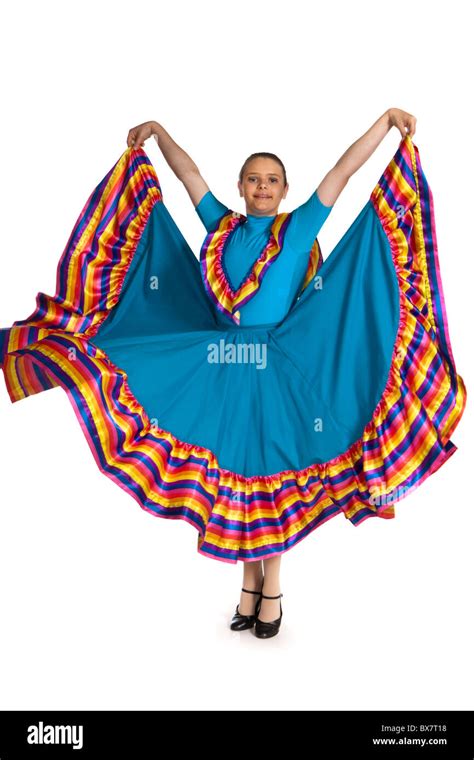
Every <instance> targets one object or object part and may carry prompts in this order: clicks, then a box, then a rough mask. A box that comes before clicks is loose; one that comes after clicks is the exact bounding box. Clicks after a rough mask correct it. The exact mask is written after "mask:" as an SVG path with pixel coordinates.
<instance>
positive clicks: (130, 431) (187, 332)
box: [0, 135, 466, 562]
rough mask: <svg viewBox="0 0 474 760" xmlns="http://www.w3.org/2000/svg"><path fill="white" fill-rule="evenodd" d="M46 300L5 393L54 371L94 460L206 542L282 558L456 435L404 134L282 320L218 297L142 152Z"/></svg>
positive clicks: (84, 225) (16, 342)
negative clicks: (234, 309) (248, 321)
mask: <svg viewBox="0 0 474 760" xmlns="http://www.w3.org/2000/svg"><path fill="white" fill-rule="evenodd" d="M308 254H309V252H308ZM36 300H37V307H36V309H35V311H34V312H33V314H32V315H31V316H30V317H29V318H28V319H26V320H22V321H17V322H15V323H14V325H13V326H12V327H11V328H8V329H3V330H0V363H1V366H3V371H4V377H5V382H6V386H7V389H8V392H9V395H10V398H11V400H12V401H13V402H15V401H18V400H20V399H21V398H24V397H25V396H28V395H31V394H34V393H37V392H39V391H42V390H47V389H49V388H52V387H55V386H60V387H62V388H63V389H64V390H65V391H66V393H67V394H68V397H69V399H70V401H71V404H72V406H73V408H74V410H75V413H76V416H77V419H78V420H79V423H80V425H81V428H82V430H83V432H84V434H85V436H86V439H87V441H88V443H89V446H90V449H91V451H92V454H93V456H94V457H95V460H96V462H97V465H98V466H99V468H100V469H101V471H102V472H103V473H104V474H106V475H107V476H108V477H110V478H111V479H112V480H114V481H115V482H116V483H117V484H118V485H119V486H120V487H121V488H123V489H125V490H126V491H127V492H128V493H130V494H131V495H132V496H133V497H134V498H135V499H136V501H137V502H138V503H139V504H140V506H141V507H142V508H143V509H145V510H147V511H148V512H149V513H150V514H153V515H156V516H160V517H166V518H173V519H182V520H185V521H187V522H189V523H191V524H192V525H193V526H194V527H195V528H197V530H198V544H197V548H198V551H199V552H200V553H202V554H203V555H205V556H208V557H211V558H214V559H218V560H222V561H226V562H236V561H238V560H242V561H254V560H258V559H263V558H267V557H271V556H275V555H277V554H281V553H282V552H285V551H287V550H288V549H290V548H291V547H292V546H294V545H295V544H296V543H298V542H299V541H300V540H302V539H303V538H304V537H305V536H307V535H308V534H309V533H311V532H312V531H313V530H314V529H315V528H317V527H318V526H319V525H321V524H322V523H323V522H325V521H326V520H328V519H329V518H330V517H333V516H334V515H336V514H339V513H342V514H343V515H344V516H345V517H346V518H347V519H348V520H349V521H350V522H351V523H352V524H353V525H356V526H357V525H360V524H361V523H362V522H363V521H364V520H365V519H367V518H368V517H383V518H392V517H394V515H395V508H394V505H395V503H396V502H398V501H399V500H400V499H402V498H404V497H405V496H406V495H407V494H408V493H410V492H411V491H412V490H413V489H414V488H416V487H417V486H418V485H420V484H421V483H422V482H423V481H424V480H425V479H426V478H427V477H428V476H429V475H430V474H431V473H433V472H435V471H436V470H437V469H439V467H440V466H441V465H442V464H443V463H444V462H445V461H446V460H447V459H448V458H449V457H450V456H451V455H452V454H453V453H454V452H455V451H456V447H455V445H454V444H453V443H452V441H451V440H450V436H451V434H452V432H453V430H454V429H455V427H456V425H457V424H458V422H459V420H460V418H461V416H462V413H463V410H464V408H465V403H466V389H465V386H464V383H463V380H462V378H461V377H460V375H458V374H457V372H456V368H455V363H454V359H453V355H452V349H451V344H450V339H449V334H448V324H447V316H446V309H445V304H444V299H443V292H442V283H441V276H440V269H439V262H438V251H437V242H436V232H435V220H434V207H433V198H432V194H431V190H430V188H429V186H428V183H427V181H426V177H425V175H424V173H423V170H422V167H421V163H420V158H419V151H418V148H417V147H416V146H415V145H414V144H413V143H412V141H411V139H410V137H409V136H408V135H407V137H405V138H404V139H403V140H402V141H401V143H400V145H399V148H398V149H397V152H396V154H395V156H394V157H393V159H392V160H391V161H390V163H389V165H388V166H387V168H386V169H385V171H384V172H383V174H382V175H381V177H380V179H379V181H378V183H377V184H376V186H375V187H374V189H373V191H372V193H371V195H370V198H369V200H368V201H367V203H366V204H365V205H364V207H363V208H362V209H361V211H360V213H359V214H358V215H357V217H356V218H355V220H354V222H353V223H352V224H351V226H350V227H349V228H348V229H347V230H346V232H345V233H344V235H343V236H342V237H341V239H340V240H339V242H338V243H337V245H336V246H335V248H334V249H333V250H332V252H331V253H330V255H329V257H328V258H327V259H326V260H325V261H324V262H323V261H322V259H321V260H320V262H319V268H318V271H317V274H316V276H315V278H314V280H313V281H312V282H310V283H309V284H308V286H307V287H306V288H305V290H304V291H303V293H302V294H301V296H300V297H299V298H298V299H297V300H296V301H295V303H294V304H293V306H292V308H291V309H290V311H289V313H288V315H287V316H286V317H285V319H284V320H282V321H281V322H280V323H275V324H269V325H268V324H267V325H255V326H237V325H235V324H234V323H233V322H231V321H230V320H229V319H228V318H227V317H226V316H225V315H223V314H222V313H220V312H219V311H218V310H217V309H215V307H214V305H213V304H212V303H211V301H210V299H209V298H208V296H207V294H206V292H205V289H204V286H203V283H202V280H201V275H200V271H199V262H198V260H197V258H196V256H195V255H194V254H193V252H192V251H191V249H190V247H189V246H188V244H187V243H186V241H185V239H184V237H183V235H182V234H181V232H180V230H179V229H178V227H177V226H176V224H175V222H174V221H173V219H172V217H171V216H170V214H169V212H168V210H167V208H166V206H165V204H164V202H163V194H162V190H161V187H160V184H159V181H158V177H157V175H156V172H155V169H154V167H153V165H152V163H151V162H150V160H149V158H148V156H147V155H146V153H145V151H144V150H143V149H141V148H138V149H127V150H126V151H125V152H124V153H123V155H122V156H121V158H120V159H119V160H118V161H117V163H116V164H115V165H114V166H113V167H112V169H111V170H110V171H109V172H108V173H107V175H106V176H105V177H104V178H103V180H102V181H101V182H100V184H99V185H98V186H97V187H96V188H95V190H94V191H93V192H92V194H91V195H90V197H89V199H88V201H87V203H86V204H85V206H84V208H83V210H82V212H81V214H80V215H79V218H78V220H77V222H76V225H75V227H74V229H73V231H72V233H71V236H70V239H69V241H68V243H67V245H66V248H65V250H64V252H63V254H62V257H61V259H60V262H59V265H58V272H57V290H56V294H55V296H54V297H50V296H47V295H45V294H42V293H38V295H37V299H36Z"/></svg>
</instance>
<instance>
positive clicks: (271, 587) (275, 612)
mask: <svg viewBox="0 0 474 760" xmlns="http://www.w3.org/2000/svg"><path fill="white" fill-rule="evenodd" d="M280 564H281V554H279V555H278V556H276V557H271V558H270V559H264V560H263V569H264V574H265V583H264V584H263V589H262V590H263V593H264V594H266V595H267V596H277V594H279V593H280ZM245 596H249V594H245ZM280 601H281V600H280V599H264V598H263V597H262V606H261V608H260V612H259V613H258V617H259V620H262V621H263V622H265V623H269V622H271V621H272V620H276V619H277V618H279V617H280Z"/></svg>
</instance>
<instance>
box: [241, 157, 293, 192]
mask: <svg viewBox="0 0 474 760" xmlns="http://www.w3.org/2000/svg"><path fill="white" fill-rule="evenodd" d="M254 158H272V159H273V160H274V161H276V162H277V163H278V164H280V166H281V168H282V170H283V187H285V186H286V184H287V181H286V169H285V167H284V165H283V161H282V160H281V159H280V158H278V156H275V154H274V153H267V152H265V151H263V152H262V153H252V155H250V156H249V157H248V158H246V159H245V161H244V163H243V166H242V168H241V170H240V172H239V180H240V182H243V179H244V171H245V169H246V168H247V165H248V164H249V163H250V162H251V161H253V159H254Z"/></svg>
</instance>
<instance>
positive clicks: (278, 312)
mask: <svg viewBox="0 0 474 760" xmlns="http://www.w3.org/2000/svg"><path fill="white" fill-rule="evenodd" d="M332 208H333V206H326V205H325V204H323V203H322V201H321V200H320V198H319V196H318V194H317V192H316V190H315V191H314V193H312V195H311V196H310V198H309V199H308V200H307V201H306V203H303V204H301V206H298V208H296V209H295V210H294V211H293V212H292V214H291V220H290V223H289V225H288V229H287V230H286V233H285V238H284V243H283V246H282V250H281V253H280V255H279V256H278V259H277V260H276V261H275V262H274V263H273V264H272V265H271V266H270V268H269V270H268V272H267V273H266V274H265V277H264V279H263V282H262V284H261V286H260V288H259V290H258V293H257V294H256V295H255V296H254V297H253V298H251V299H250V301H248V302H247V303H246V304H244V305H243V306H242V307H241V309H240V314H241V317H240V324H241V325H258V324H270V323H274V322H280V321H281V320H282V319H284V317H285V316H286V315H287V313H288V311H289V310H290V308H291V306H292V305H293V303H294V301H295V299H296V298H297V297H298V294H299V292H300V290H301V287H302V285H303V280H304V277H305V274H306V269H307V266H308V257H309V253H310V250H311V246H312V245H313V243H314V240H315V238H316V236H317V235H318V233H319V231H320V229H321V227H322V226H323V224H324V222H325V221H326V219H327V218H328V216H329V213H330V211H331V209H332ZM227 210H228V207H227V206H225V205H224V204H223V203H221V202H220V201H219V200H218V199H217V198H216V197H215V195H214V194H213V193H212V192H211V190H208V192H207V193H206V194H205V195H204V196H203V197H202V198H201V200H200V202H199V203H198V205H197V206H196V212H197V214H198V216H199V218H200V219H201V221H202V223H203V224H204V226H205V228H206V230H207V231H208V232H210V231H211V230H213V229H214V227H215V225H216V222H217V221H218V219H219V218H220V217H221V216H222V214H224V213H225V212H226V211H227ZM246 217H247V221H246V222H245V224H243V225H241V226H239V227H237V229H236V230H235V231H234V233H233V234H232V236H231V237H230V239H229V241H228V243H227V245H226V246H225V249H224V260H223V265H224V268H225V270H226V273H227V276H228V279H229V281H230V283H231V284H232V286H233V288H234V290H237V288H238V287H239V285H240V284H241V282H242V281H243V280H244V279H245V277H246V275H247V274H248V272H249V271H250V269H251V267H252V265H253V263H254V262H255V260H256V259H257V258H258V256H259V255H260V254H261V252H262V250H263V249H264V248H265V245H266V243H267V241H268V236H269V233H270V228H271V226H272V223H273V221H274V219H275V216H256V215H254V214H247V215H246Z"/></svg>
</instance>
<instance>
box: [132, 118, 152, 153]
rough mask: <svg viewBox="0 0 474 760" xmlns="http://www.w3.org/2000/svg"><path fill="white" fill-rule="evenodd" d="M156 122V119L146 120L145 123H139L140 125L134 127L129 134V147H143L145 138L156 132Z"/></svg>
mask: <svg viewBox="0 0 474 760" xmlns="http://www.w3.org/2000/svg"><path fill="white" fill-rule="evenodd" d="M155 124H156V122H155V121H144V122H143V124H138V126H136V127H132V129H130V130H129V132H128V136H127V145H128V147H129V148H143V145H144V140H148V138H149V137H151V136H152V134H153V133H154V131H155Z"/></svg>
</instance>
